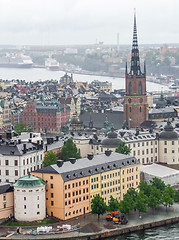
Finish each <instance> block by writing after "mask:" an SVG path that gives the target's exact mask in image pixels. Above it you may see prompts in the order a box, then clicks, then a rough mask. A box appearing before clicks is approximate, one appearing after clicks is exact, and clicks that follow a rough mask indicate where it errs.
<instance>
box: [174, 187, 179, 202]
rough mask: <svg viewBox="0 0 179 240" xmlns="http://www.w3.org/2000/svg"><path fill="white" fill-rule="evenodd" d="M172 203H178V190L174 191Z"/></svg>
mask: <svg viewBox="0 0 179 240" xmlns="http://www.w3.org/2000/svg"><path fill="white" fill-rule="evenodd" d="M174 201H175V202H179V190H175V196H174Z"/></svg>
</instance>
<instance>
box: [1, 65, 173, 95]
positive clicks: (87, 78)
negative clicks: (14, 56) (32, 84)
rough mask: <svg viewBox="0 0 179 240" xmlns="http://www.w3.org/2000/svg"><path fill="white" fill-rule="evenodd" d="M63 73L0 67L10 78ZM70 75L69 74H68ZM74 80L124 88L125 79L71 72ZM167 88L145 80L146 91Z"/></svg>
mask: <svg viewBox="0 0 179 240" xmlns="http://www.w3.org/2000/svg"><path fill="white" fill-rule="evenodd" d="M64 74H65V72H62V71H48V70H46V69H44V68H29V69H19V68H0V79H3V80H12V79H15V80H16V79H19V80H25V81H27V82H29V81H39V80H40V81H44V80H51V79H53V80H60V78H61V77H62V76H63V75H64ZM69 75H70V74H69ZM73 79H74V81H78V82H88V83H90V82H92V81H93V80H99V81H103V82H105V81H108V82H112V86H113V89H124V88H125V79H124V78H114V77H107V76H95V75H83V74H73ZM162 89H163V90H168V86H164V85H161V84H157V83H153V82H149V81H147V91H161V90H162Z"/></svg>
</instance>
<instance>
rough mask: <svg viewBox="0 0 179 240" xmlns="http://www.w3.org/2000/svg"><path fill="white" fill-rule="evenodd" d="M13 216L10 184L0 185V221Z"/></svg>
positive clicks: (12, 196)
mask: <svg viewBox="0 0 179 240" xmlns="http://www.w3.org/2000/svg"><path fill="white" fill-rule="evenodd" d="M13 215H14V193H13V187H12V186H11V185H10V183H0V219H6V218H10V217H12V216H13Z"/></svg>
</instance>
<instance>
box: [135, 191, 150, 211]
mask: <svg viewBox="0 0 179 240" xmlns="http://www.w3.org/2000/svg"><path fill="white" fill-rule="evenodd" d="M147 201H148V197H147V196H146V195H145V194H144V192H142V191H140V192H139V193H138V195H137V198H136V201H135V208H136V209H137V210H138V211H139V213H141V212H146V210H147Z"/></svg>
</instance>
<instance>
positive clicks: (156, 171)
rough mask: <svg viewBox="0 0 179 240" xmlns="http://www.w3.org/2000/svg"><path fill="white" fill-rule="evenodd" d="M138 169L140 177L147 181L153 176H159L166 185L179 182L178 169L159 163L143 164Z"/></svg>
mask: <svg viewBox="0 0 179 240" xmlns="http://www.w3.org/2000/svg"><path fill="white" fill-rule="evenodd" d="M140 171H141V179H143V180H144V181H147V182H148V183H149V182H150V180H152V178H154V177H157V178H160V179H161V180H162V181H163V182H164V183H165V184H166V185H167V184H170V185H172V186H174V185H176V184H178V183H179V171H178V170H175V169H172V168H169V167H166V166H162V165H160V164H155V163H153V164H150V165H146V166H144V165H143V166H141V167H140Z"/></svg>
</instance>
